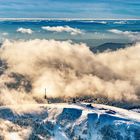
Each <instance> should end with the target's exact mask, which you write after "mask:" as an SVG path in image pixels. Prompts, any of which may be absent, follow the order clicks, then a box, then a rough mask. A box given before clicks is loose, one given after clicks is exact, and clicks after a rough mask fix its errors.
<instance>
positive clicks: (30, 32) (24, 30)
mask: <svg viewBox="0 0 140 140" xmlns="http://www.w3.org/2000/svg"><path fill="white" fill-rule="evenodd" d="M17 32H20V33H24V34H32V33H33V31H32V30H31V29H27V28H22V27H21V28H18V29H17Z"/></svg>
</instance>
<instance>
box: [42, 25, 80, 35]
mask: <svg viewBox="0 0 140 140" xmlns="http://www.w3.org/2000/svg"><path fill="white" fill-rule="evenodd" d="M42 29H43V30H47V31H52V32H68V33H70V34H71V35H77V34H82V31H81V30H80V29H77V28H72V27H69V26H53V27H51V26H43V27H42Z"/></svg>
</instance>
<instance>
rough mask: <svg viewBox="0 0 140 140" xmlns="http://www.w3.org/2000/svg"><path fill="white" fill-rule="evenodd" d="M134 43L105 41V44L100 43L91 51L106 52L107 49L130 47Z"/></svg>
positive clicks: (114, 49)
mask: <svg viewBox="0 0 140 140" xmlns="http://www.w3.org/2000/svg"><path fill="white" fill-rule="evenodd" d="M132 44H133V43H112V42H110V43H104V44H102V45H99V46H97V47H93V48H91V51H92V52H94V53H97V52H104V51H107V50H110V51H116V50H118V49H122V48H126V47H129V46H131V45H132Z"/></svg>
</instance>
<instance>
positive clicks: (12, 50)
mask: <svg viewBox="0 0 140 140" xmlns="http://www.w3.org/2000/svg"><path fill="white" fill-rule="evenodd" d="M139 51H140V44H136V45H134V46H132V47H129V48H126V49H121V50H118V51H116V52H106V53H100V54H93V53H92V52H91V51H90V50H89V48H88V46H86V45H85V44H74V43H73V42H69V41H62V42H61V41H55V40H39V39H36V40H30V41H12V42H10V41H5V42H4V43H3V46H2V48H1V49H0V56H1V59H2V60H4V61H5V62H6V63H7V65H8V69H7V70H6V71H5V72H4V74H3V75H2V76H1V80H0V86H1V88H0V94H1V99H0V102H1V104H2V103H5V104H15V103H24V102H34V100H33V98H38V99H42V98H43V96H44V89H45V88H46V89H47V96H48V97H75V96H83V95H90V96H94V97H96V96H103V97H106V98H108V99H109V100H118V101H124V100H126V101H130V102H133V101H134V102H138V101H140V94H139V93H140V63H139V62H140V55H139ZM13 72H14V73H18V74H20V75H23V76H24V77H25V79H28V80H29V81H30V82H31V84H32V90H31V91H30V93H28V94H26V92H25V90H24V88H23V87H22V85H23V86H24V85H26V84H25V83H23V82H24V81H25V80H23V82H21V83H22V84H21V86H18V87H17V88H16V89H9V88H6V85H5V83H15V79H14V78H12V77H10V76H9V75H11V73H13ZM19 91H20V92H19ZM11 93H13V94H11ZM17 95H18V96H17Z"/></svg>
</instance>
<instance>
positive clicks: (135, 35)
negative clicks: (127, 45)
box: [108, 29, 140, 40]
mask: <svg viewBox="0 0 140 140" xmlns="http://www.w3.org/2000/svg"><path fill="white" fill-rule="evenodd" d="M108 31H109V32H111V33H114V34H118V35H124V36H127V37H129V38H130V39H132V40H140V33H139V32H132V31H121V30H118V29H110V30H108Z"/></svg>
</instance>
